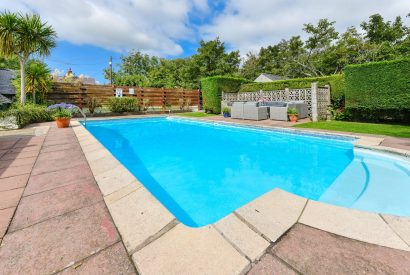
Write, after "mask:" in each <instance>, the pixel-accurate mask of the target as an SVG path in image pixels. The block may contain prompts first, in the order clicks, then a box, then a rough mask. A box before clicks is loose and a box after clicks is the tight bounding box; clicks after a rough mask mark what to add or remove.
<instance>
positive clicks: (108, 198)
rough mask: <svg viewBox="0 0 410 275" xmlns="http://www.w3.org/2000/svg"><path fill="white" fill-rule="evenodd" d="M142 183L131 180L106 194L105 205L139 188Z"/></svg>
mask: <svg viewBox="0 0 410 275" xmlns="http://www.w3.org/2000/svg"><path fill="white" fill-rule="evenodd" d="M141 187H142V185H141V183H139V182H138V181H134V182H131V183H130V184H128V185H127V186H125V187H123V188H121V189H119V190H117V191H115V192H113V193H111V194H109V195H107V196H105V197H104V201H105V203H106V204H107V205H110V204H112V203H114V202H116V201H118V200H120V199H121V198H123V197H125V196H127V195H128V194H131V193H132V192H134V191H136V190H137V189H138V188H141Z"/></svg>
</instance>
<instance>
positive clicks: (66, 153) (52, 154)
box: [38, 147, 82, 162]
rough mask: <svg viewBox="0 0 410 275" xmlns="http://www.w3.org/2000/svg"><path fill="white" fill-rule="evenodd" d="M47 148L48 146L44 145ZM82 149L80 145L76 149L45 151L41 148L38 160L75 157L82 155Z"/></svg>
mask: <svg viewBox="0 0 410 275" xmlns="http://www.w3.org/2000/svg"><path fill="white" fill-rule="evenodd" d="M43 148H44V149H46V148H47V147H43ZM80 152H81V149H80V148H79V147H78V148H77V149H76V150H60V151H58V150H57V151H48V152H44V150H41V152H40V155H39V156H38V161H39V162H41V161H47V160H64V159H71V160H73V159H75V158H78V156H81V155H82V154H81V153H80Z"/></svg>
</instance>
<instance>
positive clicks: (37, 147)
mask: <svg viewBox="0 0 410 275" xmlns="http://www.w3.org/2000/svg"><path fill="white" fill-rule="evenodd" d="M40 149H41V143H39V144H35V145H27V146H25V147H13V148H12V149H10V150H9V152H10V153H25V152H31V151H37V152H39V151H40Z"/></svg>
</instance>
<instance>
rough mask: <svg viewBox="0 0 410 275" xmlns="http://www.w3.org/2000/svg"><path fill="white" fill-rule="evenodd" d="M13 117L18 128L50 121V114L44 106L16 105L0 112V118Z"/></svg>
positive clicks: (51, 118)
mask: <svg viewBox="0 0 410 275" xmlns="http://www.w3.org/2000/svg"><path fill="white" fill-rule="evenodd" d="M9 116H12V117H15V118H16V122H17V125H18V127H19V128H23V127H24V126H26V125H27V124H30V123H37V122H45V121H52V120H53V117H52V114H51V112H50V111H49V110H48V109H47V107H46V106H42V105H35V104H26V105H24V106H22V105H20V104H16V105H13V106H11V107H10V108H9V109H7V110H5V111H2V112H0V118H6V117H9Z"/></svg>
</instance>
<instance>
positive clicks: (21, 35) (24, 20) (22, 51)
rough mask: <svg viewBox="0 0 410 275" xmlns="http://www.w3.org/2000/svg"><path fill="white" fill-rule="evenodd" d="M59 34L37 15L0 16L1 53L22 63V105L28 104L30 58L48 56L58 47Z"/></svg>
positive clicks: (7, 14) (13, 14)
mask: <svg viewBox="0 0 410 275" xmlns="http://www.w3.org/2000/svg"><path fill="white" fill-rule="evenodd" d="M56 37H57V34H56V32H55V31H54V29H53V28H52V27H51V26H49V25H47V23H43V22H42V21H41V18H40V16H39V15H37V14H33V15H29V14H26V15H23V14H15V13H10V12H3V13H1V14H0V53H1V54H2V55H4V56H5V57H11V56H13V55H15V56H17V58H18V59H19V63H20V75H21V87H20V91H21V103H22V104H25V103H26V93H25V92H26V88H25V80H26V70H25V67H26V63H27V61H28V60H29V58H30V56H32V55H33V54H37V55H39V56H47V55H49V54H50V50H51V49H52V48H53V47H55V45H56V40H55V39H56Z"/></svg>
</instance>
